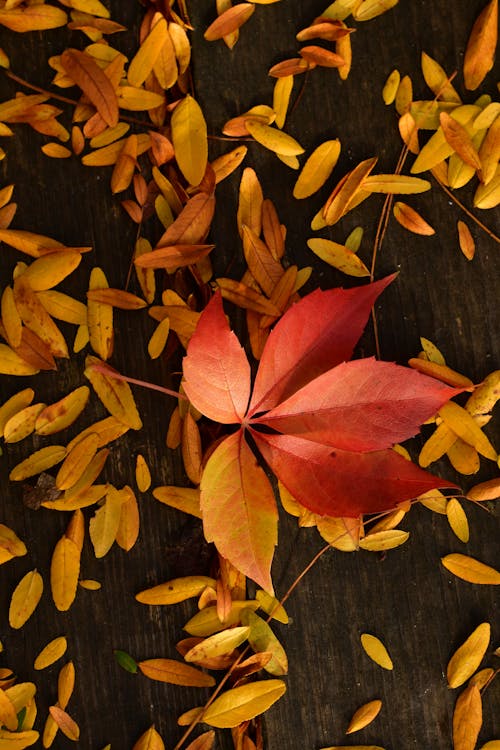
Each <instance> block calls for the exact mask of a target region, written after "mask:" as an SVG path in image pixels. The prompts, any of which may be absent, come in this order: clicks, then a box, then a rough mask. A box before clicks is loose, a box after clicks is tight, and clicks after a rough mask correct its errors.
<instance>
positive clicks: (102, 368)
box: [91, 364, 187, 401]
mask: <svg viewBox="0 0 500 750" xmlns="http://www.w3.org/2000/svg"><path fill="white" fill-rule="evenodd" d="M91 369H92V370H96V371H97V372H100V373H102V374H103V375H106V376H107V377H108V378H114V379H115V380H124V381H125V382H126V383H132V385H141V386H142V387H143V388H149V390H150V391H159V392H160V393H165V394H166V395H167V396H173V397H174V398H180V399H183V400H184V401H187V396H185V395H184V394H183V393H178V392H177V391H172V390H170V388H165V387H164V386H162V385H156V383H149V382H148V381H147V380H137V378H129V377H128V376H127V375H122V374H121V373H120V372H117V371H116V370H113V369H112V368H111V367H106V365H100V364H94V365H91Z"/></svg>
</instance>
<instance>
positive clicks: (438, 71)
mask: <svg viewBox="0 0 500 750" xmlns="http://www.w3.org/2000/svg"><path fill="white" fill-rule="evenodd" d="M421 62H422V74H423V76H424V79H425V82H426V84H427V85H428V87H429V88H430V90H431V91H432V93H433V94H435V95H436V96H437V97H438V98H439V99H442V100H443V101H445V102H455V103H456V104H461V103H462V100H461V99H460V97H459V95H458V94H457V92H456V91H455V89H454V88H453V86H452V85H451V83H450V81H449V79H448V76H447V75H446V73H445V71H444V70H443V68H442V67H441V65H440V64H439V63H438V62H436V60H434V59H433V58H432V57H430V56H429V55H428V54H427V53H426V52H422V60H421Z"/></svg>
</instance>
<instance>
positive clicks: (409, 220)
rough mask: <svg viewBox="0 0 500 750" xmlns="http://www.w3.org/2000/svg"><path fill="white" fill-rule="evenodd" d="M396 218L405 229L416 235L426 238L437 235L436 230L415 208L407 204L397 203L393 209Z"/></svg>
mask: <svg viewBox="0 0 500 750" xmlns="http://www.w3.org/2000/svg"><path fill="white" fill-rule="evenodd" d="M393 213H394V218H395V219H396V221H397V222H399V224H401V226H402V227H404V228H405V229H408V231H410V232H414V234H423V235H426V236H429V235H432V234H435V233H436V232H435V230H434V229H433V228H432V227H431V226H430V224H428V223H427V222H426V221H425V219H423V218H422V217H421V216H420V214H419V213H417V211H415V209H414V208H411V206H408V205H407V204H406V203H401V202H400V201H397V202H396V203H395V204H394V208H393Z"/></svg>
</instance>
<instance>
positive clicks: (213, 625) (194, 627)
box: [184, 600, 259, 638]
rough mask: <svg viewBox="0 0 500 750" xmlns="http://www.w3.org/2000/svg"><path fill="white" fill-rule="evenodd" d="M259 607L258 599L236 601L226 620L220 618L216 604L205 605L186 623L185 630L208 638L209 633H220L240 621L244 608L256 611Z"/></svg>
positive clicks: (190, 633)
mask: <svg viewBox="0 0 500 750" xmlns="http://www.w3.org/2000/svg"><path fill="white" fill-rule="evenodd" d="M258 608H259V603H258V602H256V601H252V600H248V601H234V602H233V603H232V605H231V610H230V612H229V614H228V615H227V616H226V618H225V620H224V622H222V621H221V620H220V619H219V616H218V614H217V607H216V606H215V605H213V606H210V607H205V608H204V609H202V610H201V611H200V612H197V613H196V614H195V615H194V616H193V617H191V619H190V620H188V622H187V623H186V624H185V625H184V630H185V631H186V633H189V635H196V636H201V637H202V638H206V637H207V636H209V635H213V634H214V633H218V632H220V631H221V630H224V629H225V628H227V627H230V626H231V625H236V624H237V623H239V622H240V619H241V613H242V611H243V610H244V609H251V610H252V611H255V610H256V609H258Z"/></svg>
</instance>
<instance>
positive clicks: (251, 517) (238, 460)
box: [200, 429, 278, 593]
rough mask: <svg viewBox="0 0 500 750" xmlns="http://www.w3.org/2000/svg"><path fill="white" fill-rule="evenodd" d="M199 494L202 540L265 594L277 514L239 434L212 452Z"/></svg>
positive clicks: (266, 484) (269, 586)
mask: <svg viewBox="0 0 500 750" xmlns="http://www.w3.org/2000/svg"><path fill="white" fill-rule="evenodd" d="M200 489H201V498H200V507H201V512H202V516H203V528H204V532H205V537H206V539H207V541H209V542H214V543H215V546H216V547H217V549H218V551H219V552H220V554H221V555H222V556H223V557H226V558H227V559H228V560H229V561H230V562H231V563H232V564H233V565H234V566H235V567H236V568H238V570H240V571H241V572H242V573H244V574H245V575H247V576H249V577H250V578H252V579H253V580H254V581H256V583H258V584H259V586H262V588H263V589H265V590H266V591H268V592H270V593H271V592H272V590H273V586H272V581H271V575H270V568H271V561H272V558H273V553H274V547H275V545H276V542H277V526H278V511H277V508H276V501H275V499H274V493H273V489H272V487H271V485H270V483H269V480H268V478H267V477H266V474H265V473H264V470H263V469H262V468H261V467H260V466H259V465H258V463H257V459H256V457H255V456H254V454H253V453H252V451H251V450H250V448H249V446H248V444H247V442H246V441H245V438H244V435H243V431H242V430H241V429H240V430H238V432H236V433H234V434H233V435H230V436H229V437H227V438H226V439H225V440H224V441H223V442H222V443H220V445H219V446H218V447H217V448H216V449H215V451H214V452H213V453H212V455H211V456H210V458H209V459H208V461H207V464H206V466H205V469H204V471H203V476H202V479H201V485H200Z"/></svg>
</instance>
